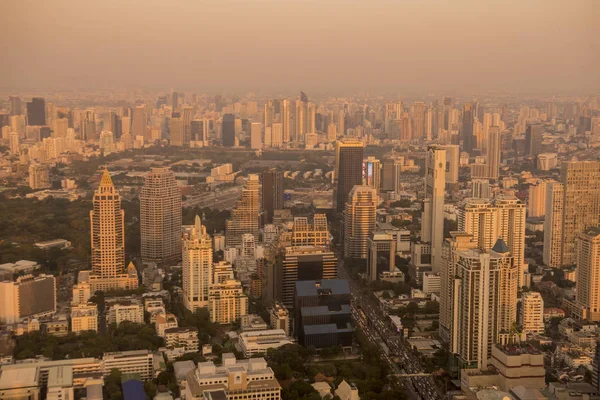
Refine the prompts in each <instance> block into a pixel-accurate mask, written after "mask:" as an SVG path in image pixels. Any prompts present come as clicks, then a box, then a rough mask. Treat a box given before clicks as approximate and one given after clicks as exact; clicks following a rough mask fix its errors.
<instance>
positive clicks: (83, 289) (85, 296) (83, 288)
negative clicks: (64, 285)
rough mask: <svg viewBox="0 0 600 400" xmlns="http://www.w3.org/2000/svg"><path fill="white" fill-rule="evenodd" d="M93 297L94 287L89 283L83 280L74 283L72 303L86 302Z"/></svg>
mask: <svg viewBox="0 0 600 400" xmlns="http://www.w3.org/2000/svg"><path fill="white" fill-rule="evenodd" d="M91 297H92V288H91V286H90V284H89V283H87V282H81V283H77V284H75V285H73V297H72V299H71V305H77V304H86V303H87V302H88V300H89V299H90V298H91Z"/></svg>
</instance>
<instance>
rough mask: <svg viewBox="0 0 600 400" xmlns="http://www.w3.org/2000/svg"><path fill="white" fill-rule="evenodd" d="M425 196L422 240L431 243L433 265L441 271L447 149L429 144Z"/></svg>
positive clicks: (433, 267) (426, 161) (434, 268)
mask: <svg viewBox="0 0 600 400" xmlns="http://www.w3.org/2000/svg"><path fill="white" fill-rule="evenodd" d="M424 181H425V198H424V200H423V215H422V218H421V241H422V242H425V243H430V244H431V266H432V271H433V272H434V273H437V272H439V268H440V263H441V257H442V243H443V240H444V230H443V229H440V227H443V226H444V196H445V187H446V150H445V149H444V148H442V147H438V146H429V147H428V148H427V154H426V156H425V180H424Z"/></svg>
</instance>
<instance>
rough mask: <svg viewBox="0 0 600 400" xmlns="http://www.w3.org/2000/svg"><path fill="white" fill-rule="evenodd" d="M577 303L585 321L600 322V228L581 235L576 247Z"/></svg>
mask: <svg viewBox="0 0 600 400" xmlns="http://www.w3.org/2000/svg"><path fill="white" fill-rule="evenodd" d="M575 255H576V262H577V270H576V272H577V294H576V300H575V301H576V303H577V307H578V308H579V310H580V313H581V317H582V318H583V319H586V320H589V321H594V322H600V290H598V288H599V287H600V228H598V227H590V228H587V229H586V230H584V231H583V232H582V233H580V234H579V236H578V238H577V247H576V253H575Z"/></svg>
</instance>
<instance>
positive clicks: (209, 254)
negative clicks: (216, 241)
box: [181, 215, 214, 312]
mask: <svg viewBox="0 0 600 400" xmlns="http://www.w3.org/2000/svg"><path fill="white" fill-rule="evenodd" d="M181 269H182V272H183V288H182V289H183V305H184V306H185V308H187V309H188V310H190V311H192V312H195V311H196V310H197V309H198V308H201V307H208V304H209V303H208V294H209V288H210V286H211V285H212V284H213V283H214V281H213V246H212V240H211V238H210V235H209V234H207V233H206V227H205V226H204V225H202V221H201V220H200V217H199V216H197V215H196V219H195V221H194V227H193V228H192V230H191V232H190V233H189V236H184V238H183V249H182V262H181Z"/></svg>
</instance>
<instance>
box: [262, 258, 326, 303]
mask: <svg viewBox="0 0 600 400" xmlns="http://www.w3.org/2000/svg"><path fill="white" fill-rule="evenodd" d="M337 261H338V260H337V257H336V256H335V253H333V251H331V250H329V249H328V248H325V247H322V246H298V247H286V248H285V249H284V254H283V261H282V267H281V272H280V275H279V274H277V276H275V279H274V281H275V290H276V292H275V293H276V296H275V297H276V298H277V299H279V300H280V301H281V302H282V303H283V304H284V305H285V306H286V307H288V308H292V307H294V288H295V283H296V281H307V280H313V281H314V280H321V279H335V278H336V277H337Z"/></svg>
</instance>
